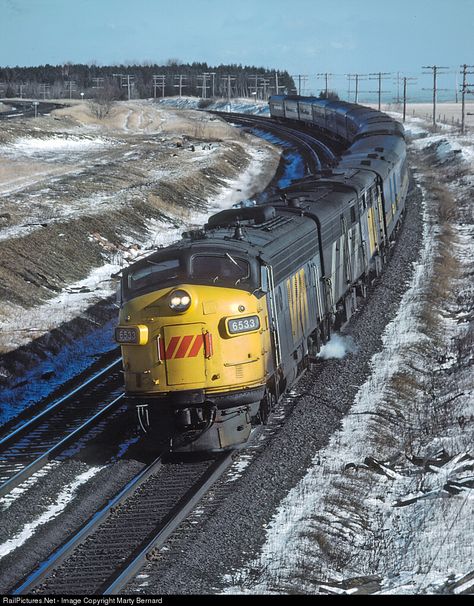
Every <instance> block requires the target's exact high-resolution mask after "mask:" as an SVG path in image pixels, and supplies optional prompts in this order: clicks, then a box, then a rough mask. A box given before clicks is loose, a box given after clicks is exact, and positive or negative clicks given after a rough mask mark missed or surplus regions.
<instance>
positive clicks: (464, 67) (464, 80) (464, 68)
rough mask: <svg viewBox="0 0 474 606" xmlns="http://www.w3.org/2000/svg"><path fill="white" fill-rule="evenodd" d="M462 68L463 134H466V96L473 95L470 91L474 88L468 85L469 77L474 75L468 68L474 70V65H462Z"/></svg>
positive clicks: (473, 85)
mask: <svg viewBox="0 0 474 606" xmlns="http://www.w3.org/2000/svg"><path fill="white" fill-rule="evenodd" d="M461 67H462V72H461V74H462V85H461V133H462V134H464V130H465V127H466V117H465V116H466V99H465V97H466V94H467V93H471V92H472V91H470V90H468V88H470V87H471V86H472V87H474V84H468V83H467V75H468V74H474V72H468V71H467V70H468V68H474V65H466V64H464V65H461Z"/></svg>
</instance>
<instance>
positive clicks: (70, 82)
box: [66, 80, 76, 99]
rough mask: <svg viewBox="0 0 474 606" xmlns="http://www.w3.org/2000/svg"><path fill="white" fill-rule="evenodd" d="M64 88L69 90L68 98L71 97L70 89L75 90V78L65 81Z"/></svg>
mask: <svg viewBox="0 0 474 606" xmlns="http://www.w3.org/2000/svg"><path fill="white" fill-rule="evenodd" d="M66 90H69V99H72V91H73V90H76V81H75V80H67V82H66Z"/></svg>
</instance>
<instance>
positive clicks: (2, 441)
mask: <svg viewBox="0 0 474 606" xmlns="http://www.w3.org/2000/svg"><path fill="white" fill-rule="evenodd" d="M121 361H122V358H117V359H116V360H114V361H113V362H111V363H110V364H109V365H108V366H106V367H105V368H102V369H101V370H99V371H98V372H96V373H95V374H93V375H92V376H91V377H89V378H88V379H87V380H86V381H84V382H83V383H81V384H80V385H78V386H77V387H75V388H74V389H73V390H71V391H70V392H68V393H67V394H65V395H64V396H61V397H60V398H58V399H57V400H54V402H52V403H51V404H50V405H49V406H47V407H46V408H45V409H44V410H42V411H41V412H40V413H38V414H37V415H35V416H34V417H32V418H31V419H28V420H27V421H25V422H24V423H22V424H21V425H20V426H19V427H17V428H16V429H14V430H13V431H11V432H10V433H9V434H8V435H6V436H4V437H3V438H0V450H2V449H3V448H4V447H5V446H6V444H8V442H10V441H11V440H12V439H13V438H18V436H19V435H22V434H25V433H27V431H29V430H31V429H32V427H33V426H34V425H36V424H38V423H39V422H40V421H43V420H44V419H45V418H46V417H47V416H48V415H50V414H51V413H52V412H54V411H55V410H56V408H57V407H58V406H60V405H61V404H63V403H64V402H65V401H66V400H68V399H69V398H72V397H73V396H75V395H77V394H78V393H80V392H81V391H82V390H83V389H84V388H86V387H87V386H88V385H90V384H91V383H94V382H95V381H97V380H98V379H100V378H101V377H102V376H103V375H105V373H106V372H108V371H109V370H111V369H113V368H114V367H115V366H118V365H119V364H120V363H121Z"/></svg>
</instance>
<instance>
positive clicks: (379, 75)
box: [369, 72, 392, 111]
mask: <svg viewBox="0 0 474 606" xmlns="http://www.w3.org/2000/svg"><path fill="white" fill-rule="evenodd" d="M391 75H392V74H391V73H390V72H375V73H371V74H369V76H377V77H376V78H370V77H369V80H378V83H379V85H378V89H377V91H375V92H377V93H378V100H379V102H378V109H379V111H380V107H381V103H382V92H384V93H386V92H387V91H382V80H387V79H388V78H386V77H384V76H391ZM369 92H372V91H369Z"/></svg>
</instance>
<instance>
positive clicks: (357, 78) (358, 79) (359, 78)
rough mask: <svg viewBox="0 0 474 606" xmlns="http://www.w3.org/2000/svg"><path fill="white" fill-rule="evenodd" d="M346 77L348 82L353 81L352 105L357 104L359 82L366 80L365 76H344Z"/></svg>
mask: <svg viewBox="0 0 474 606" xmlns="http://www.w3.org/2000/svg"><path fill="white" fill-rule="evenodd" d="M346 76H347V77H348V78H349V82H350V81H351V80H353V81H354V80H355V93H354V103H359V81H360V80H367V78H366V77H365V76H366V74H346ZM349 90H350V84H349Z"/></svg>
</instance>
